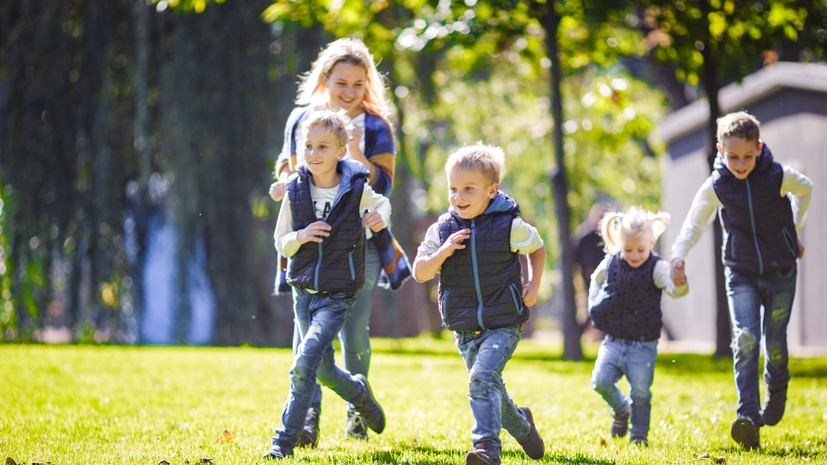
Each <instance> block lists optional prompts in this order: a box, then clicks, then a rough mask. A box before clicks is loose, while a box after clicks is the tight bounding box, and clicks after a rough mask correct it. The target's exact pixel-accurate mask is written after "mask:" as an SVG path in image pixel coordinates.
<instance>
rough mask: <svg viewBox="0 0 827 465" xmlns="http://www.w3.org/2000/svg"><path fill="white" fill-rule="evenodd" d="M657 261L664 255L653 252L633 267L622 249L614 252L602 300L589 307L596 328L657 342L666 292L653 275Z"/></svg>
mask: <svg viewBox="0 0 827 465" xmlns="http://www.w3.org/2000/svg"><path fill="white" fill-rule="evenodd" d="M658 260H661V258H660V257H658V256H657V255H656V254H655V253H654V252H652V253H651V254H649V258H648V259H647V260H646V261H645V262H643V264H642V265H640V266H639V267H637V268H632V267H631V266H629V264H628V263H626V260H624V259H623V257H622V256H621V253H620V252H618V253H616V254H614V255H612V258H611V262H610V263H609V269H608V270H607V273H606V281H605V282H604V283H603V288H602V289H601V291H600V292H601V299H600V300H599V301H598V302H597V303H595V304H594V305H593V306H592V307H591V308H589V316H590V317H591V319H592V324H594V327H595V328H597V329H599V330H601V331H603V332H605V333H607V334H609V335H610V336H613V337H616V338H620V339H628V340H631V341H654V340H656V339H658V338H659V337H660V330H661V327H662V326H663V321H662V318H661V317H662V315H661V310H660V299H661V294H662V293H663V292H662V291H661V289H660V288H659V287H657V286H655V282H654V279H653V277H652V276H653V274H654V271H655V264H656V263H657V262H658Z"/></svg>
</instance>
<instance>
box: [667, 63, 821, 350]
mask: <svg viewBox="0 0 827 465" xmlns="http://www.w3.org/2000/svg"><path fill="white" fill-rule="evenodd" d="M719 100H720V105H721V111H722V112H723V113H729V112H732V111H737V110H746V111H749V112H750V113H751V114H753V115H755V117H756V118H758V120H759V121H760V122H761V138H762V140H764V141H765V142H766V143H767V144H768V145H769V147H770V148H771V149H772V152H773V156H774V157H775V159H776V161H778V162H779V163H781V164H782V165H790V166H792V167H794V168H796V169H797V170H799V171H801V172H802V173H804V174H805V175H807V176H808V177H809V178H810V179H811V180H812V181H813V183H814V185H815V187H814V189H813V195H812V199H811V202H810V207H809V209H808V211H807V220H806V223H805V226H804V229H803V230H802V233H801V240H802V242H803V243H804V246H805V254H804V257H803V259H801V260H799V264H798V266H799V268H798V284H797V291H796V298H795V303H794V306H793V314H792V317H791V321H790V325H789V328H788V337H789V344H790V346H791V347H793V348H799V349H813V350H817V351H822V350H827V310H825V301H827V292H825V288H822V286H823V285H824V284H823V283H821V279H823V277H824V276H825V275H827V240H825V238H827V208H825V200H827V65H825V64H803V63H789V62H779V63H775V64H773V65H771V66H768V67H766V68H763V69H761V70H760V71H758V72H756V73H754V74H752V75H750V76H748V77H746V78H744V80H743V82H742V83H741V84H732V85H729V86H727V87H725V88H723V89H722V90H721V93H720V98H719ZM708 119H709V110H708V106H707V102H706V101H696V102H694V103H692V104H691V105H688V106H686V107H684V108H682V109H680V110H678V111H676V112H674V113H673V114H672V115H670V116H669V117H668V118H667V119H666V121H664V123H663V124H662V125H661V126H660V137H661V138H662V139H663V140H664V141H665V142H666V143H667V145H668V150H669V156H668V158H667V161H666V166H665V167H664V174H663V206H662V208H663V209H664V210H665V211H668V212H670V213H671V214H672V223H671V225H670V226H669V228H667V230H666V232H665V233H664V234H663V236H661V239H660V241H659V248H660V249H661V255H662V256H663V257H664V258H667V259H668V258H669V255H670V249H671V247H672V244H673V243H674V241H675V238H676V237H677V235H678V232H679V231H680V227H681V223H682V222H683V219H684V217H685V216H686V213H687V211H688V210H689V206H690V204H691V203H692V198H693V196H694V194H695V192H696V190H697V189H698V187H699V186H700V185H701V183H702V182H703V180H704V179H705V178H706V176H708V175H709V167H708V165H707V160H706V153H705V147H704V144H705V137H706V124H707V120H708ZM713 260H714V249H713V234H712V230H711V228H710V230H709V231H707V233H705V234H704V236H703V237H702V238H701V240H700V241H699V242H698V244H697V245H695V247H694V248H693V249H692V251H691V252H690V253H689V256H688V258H687V260H686V270H687V276H688V278H689V286H690V291H689V295H688V296H686V297H683V298H681V299H676V300H675V299H671V298H669V297H664V299H663V311H664V324H665V325H666V326H667V328H668V330H669V331H670V333H671V334H672V335H673V336H674V338H675V339H676V340H678V341H687V342H696V343H709V344H713V343H714V341H715V278H714V262H713Z"/></svg>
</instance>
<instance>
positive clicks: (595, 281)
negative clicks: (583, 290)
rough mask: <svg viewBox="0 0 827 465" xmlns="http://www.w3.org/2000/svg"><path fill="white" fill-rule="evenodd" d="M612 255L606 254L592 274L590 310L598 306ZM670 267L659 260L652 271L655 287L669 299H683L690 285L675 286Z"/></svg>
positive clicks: (664, 261)
mask: <svg viewBox="0 0 827 465" xmlns="http://www.w3.org/2000/svg"><path fill="white" fill-rule="evenodd" d="M612 256H613V255H612V254H606V256H605V257H603V260H602V261H601V262H600V264H599V265H597V268H595V269H594V273H592V279H591V284H589V308H591V307H592V306H594V304H596V303H597V302H596V300H597V298H598V295H599V294H600V288H601V287H603V283H605V282H606V276H607V275H608V272H609V264H610V263H611V262H612ZM669 272H670V266H669V263H668V262H667V261H666V260H658V261H657V263H655V269H654V270H652V282H654V283H655V287H657V288H658V289H662V290H663V291H664V292H666V294H667V295H668V296H669V297H672V298H678V297H683V296H685V295H686V294H688V293H689V284H688V283H687V284H684V285H683V286H675V284H674V283H673V282H672V278H670V277H669Z"/></svg>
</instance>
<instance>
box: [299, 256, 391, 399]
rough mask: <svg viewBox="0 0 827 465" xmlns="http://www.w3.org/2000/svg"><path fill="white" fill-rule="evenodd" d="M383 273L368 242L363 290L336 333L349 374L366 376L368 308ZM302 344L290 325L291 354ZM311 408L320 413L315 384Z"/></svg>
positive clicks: (368, 347)
mask: <svg viewBox="0 0 827 465" xmlns="http://www.w3.org/2000/svg"><path fill="white" fill-rule="evenodd" d="M381 271H382V263H381V262H380V261H379V252H378V251H377V250H376V246H375V245H373V242H372V241H368V248H367V263H366V264H365V287H363V288H362V289H360V290H359V292H358V293H357V294H356V301H355V302H354V304H353V308H352V309H351V311H350V318H348V319H347V320H346V321H345V324H344V326H343V327H342V330H341V331H339V340H340V341H341V342H342V354H343V355H342V359H343V360H344V364H345V370H347V371H349V372H350V373H351V374H354V375H357V374H361V375H365V377H366V378H367V376H368V369H369V368H370V354H371V352H370V327H369V325H370V309H371V307H373V297H374V296H375V295H376V283H377V282H379V275H380V274H381ZM299 344H301V333H300V332H299V325H298V323H294V325H293V353H295V352H296V349H297V348H298V346H299ZM310 405H311V407H314V408H316V409H317V410H318V411H321V405H322V389H321V387H320V386H319V384H318V383H317V384H316V388H315V391H314V393H313V401H312V402H311V404H310Z"/></svg>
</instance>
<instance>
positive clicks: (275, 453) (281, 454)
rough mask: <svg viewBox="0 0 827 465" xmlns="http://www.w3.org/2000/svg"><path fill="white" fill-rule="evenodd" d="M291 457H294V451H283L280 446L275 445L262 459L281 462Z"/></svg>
mask: <svg viewBox="0 0 827 465" xmlns="http://www.w3.org/2000/svg"><path fill="white" fill-rule="evenodd" d="M291 455H293V451H292V450H286V449H282V448H281V447H280V446H277V445H273V446H272V447H270V450H268V451H267V452H266V453H265V454H264V455H262V456H261V458H263V459H264V460H279V459H283V458H285V457H289V456H291Z"/></svg>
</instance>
